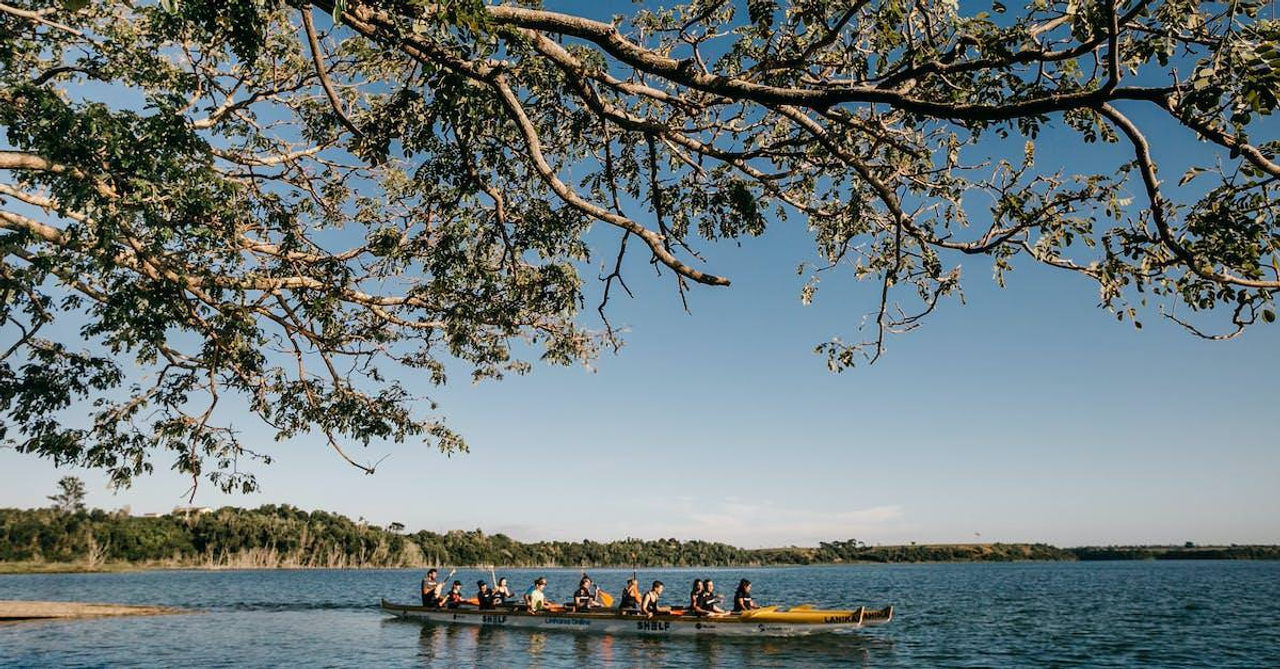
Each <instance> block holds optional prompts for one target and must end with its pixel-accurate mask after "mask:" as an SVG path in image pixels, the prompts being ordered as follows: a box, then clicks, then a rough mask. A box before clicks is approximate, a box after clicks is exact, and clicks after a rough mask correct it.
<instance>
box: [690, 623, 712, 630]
mask: <svg viewBox="0 0 1280 669" xmlns="http://www.w3.org/2000/svg"><path fill="white" fill-rule="evenodd" d="M693 626H694V627H696V628H698V629H700V630H713V629H715V628H716V626H715V625H712V624H711V623H694V625H693Z"/></svg>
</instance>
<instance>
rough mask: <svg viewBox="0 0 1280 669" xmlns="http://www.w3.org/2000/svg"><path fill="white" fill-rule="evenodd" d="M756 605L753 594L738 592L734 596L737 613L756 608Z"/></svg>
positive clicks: (734, 606)
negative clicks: (752, 598) (752, 597)
mask: <svg viewBox="0 0 1280 669" xmlns="http://www.w3.org/2000/svg"><path fill="white" fill-rule="evenodd" d="M755 607H756V606H755V602H754V601H752V600H751V595H748V594H746V593H741V592H740V593H738V596H737V597H734V598H733V611H734V613H737V612H739V611H747V610H750V609H754V608H755Z"/></svg>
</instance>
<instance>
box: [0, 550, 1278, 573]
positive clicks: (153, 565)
mask: <svg viewBox="0 0 1280 669" xmlns="http://www.w3.org/2000/svg"><path fill="white" fill-rule="evenodd" d="M1035 545H1036V544H918V545H907V546H878V547H876V548H879V549H884V550H894V549H918V550H921V551H930V552H934V551H940V550H941V551H953V550H955V549H965V548H969V549H971V548H978V547H1002V548H1007V549H1012V550H1015V551H1016V550H1018V549H1023V548H1027V547H1031V546H1035ZM761 550H771V549H761ZM1059 550H1061V551H1063V552H1064V553H1066V554H1068V555H1069V556H1070V557H1040V558H1022V559H1016V558H1015V559H1003V558H998V559H991V558H980V557H979V558H970V559H963V558H952V559H935V560H924V559H921V560H907V559H897V560H883V559H881V560H877V559H866V560H842V561H838V562H810V563H805V564H796V563H760V562H746V563H731V564H714V565H687V564H644V565H641V568H642V569H648V570H671V569H721V568H724V569H733V568H738V569H766V568H768V569H778V568H790V567H840V566H849V565H876V564H882V565H903V564H918V565H936V564H957V563H958V564H965V563H993V562H994V563H1059V562H1103V561H1105V562H1135V561H1190V560H1231V561H1239V560H1244V561H1269V560H1280V546H1277V545H1249V546H1241V545H1236V546H1196V547H1192V548H1187V547H1185V546H1124V547H1102V546H1083V547H1076V548H1065V549H1059ZM430 566H437V567H447V568H455V567H456V568H458V569H479V570H486V569H489V567H490V566H493V567H494V568H496V569H508V570H509V569H522V570H523V569H579V568H582V567H586V568H588V569H623V570H626V569H631V568H632V567H633V566H632V565H629V564H587V565H564V564H511V565H489V564H449V563H438V564H436V563H433V564H430V565H429V564H427V563H423V564H414V565H360V566H345V567H332V566H303V565H275V566H241V565H211V564H206V563H191V564H182V563H173V562H140V563H134V562H108V563H102V564H97V565H89V564H85V563H84V562H34V561H22V562H0V575H15V574H102V573H121V572H140V571H286V570H295V571H346V570H377V569H408V570H420V569H426V568H428V567H430Z"/></svg>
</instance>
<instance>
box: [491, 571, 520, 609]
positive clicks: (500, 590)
mask: <svg viewBox="0 0 1280 669" xmlns="http://www.w3.org/2000/svg"><path fill="white" fill-rule="evenodd" d="M491 596H492V600H493V605H494V606H502V605H503V604H506V603H507V600H509V599H513V598H514V597H515V596H516V595H515V593H513V592H511V586H509V585H507V577H506V576H503V577H502V578H500V579H498V581H497V583H496V584H495V585H494V586H493V592H492V593H491Z"/></svg>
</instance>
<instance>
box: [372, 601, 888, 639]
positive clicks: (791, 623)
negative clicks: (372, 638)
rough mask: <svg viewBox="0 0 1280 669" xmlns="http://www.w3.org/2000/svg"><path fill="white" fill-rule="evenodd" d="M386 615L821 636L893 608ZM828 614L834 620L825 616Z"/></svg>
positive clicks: (409, 611) (872, 621)
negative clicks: (799, 614)
mask: <svg viewBox="0 0 1280 669" xmlns="http://www.w3.org/2000/svg"><path fill="white" fill-rule="evenodd" d="M382 610H383V611H386V612H387V613H390V614H392V615H394V616H396V617H398V618H410V619H415V620H427V621H431V622H435V623H447V624H457V625H479V626H483V627H514V628H522V629H536V630H543V631H548V630H560V631H570V632H586V633H596V634H635V635H641V636H658V637H664V636H740V637H761V636H800V635H807V634H817V633H823V632H836V631H846V630H856V629H861V628H863V627H867V626H868V625H879V624H884V623H887V622H889V620H890V619H891V618H892V617H893V609H892V607H890V608H887V609H883V610H880V611H866V610H863V609H858V610H854V611H807V612H806V615H805V616H804V617H803V619H800V618H796V619H792V620H788V619H786V618H785V616H786V613H785V612H770V613H768V614H762V615H761V616H757V617H753V616H725V617H723V618H694V617H686V616H668V615H659V616H654V617H653V618H646V617H643V616H629V615H627V616H624V615H618V614H616V613H609V612H602V613H569V612H550V613H540V614H529V613H527V612H524V611H511V610H501V609H496V610H483V611H482V610H476V609H436V608H424V607H421V606H408V605H403V604H393V603H391V602H388V601H386V600H383V601H382ZM823 614H830V615H823Z"/></svg>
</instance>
